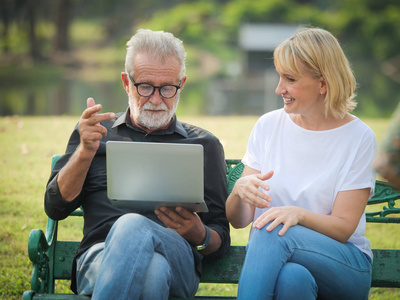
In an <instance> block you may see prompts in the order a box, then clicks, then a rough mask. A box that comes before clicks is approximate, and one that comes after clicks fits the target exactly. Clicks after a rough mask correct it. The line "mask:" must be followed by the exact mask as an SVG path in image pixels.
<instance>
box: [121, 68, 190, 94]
mask: <svg viewBox="0 0 400 300" xmlns="http://www.w3.org/2000/svg"><path fill="white" fill-rule="evenodd" d="M128 76H129V79H130V80H131V81H132V84H133V85H134V86H135V87H136V91H137V93H138V94H139V95H140V96H142V97H151V96H152V95H153V94H154V92H155V91H156V89H158V92H159V93H160V95H161V97H163V98H165V99H171V98H174V97H175V96H176V94H177V93H178V90H180V89H181V87H182V80H180V81H179V85H174V84H166V85H161V86H154V85H152V84H150V83H147V82H139V83H135V81H133V78H132V76H131V75H130V74H128ZM142 84H146V85H149V86H151V87H152V88H153V91H152V92H151V94H150V95H147V96H145V95H142V94H140V93H139V86H140V85H142ZM166 86H173V87H174V88H176V90H175V93H174V94H173V95H172V96H171V97H165V96H164V95H163V94H162V92H161V90H162V88H163V87H166Z"/></svg>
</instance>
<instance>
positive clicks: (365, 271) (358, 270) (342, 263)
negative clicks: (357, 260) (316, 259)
mask: <svg viewBox="0 0 400 300" xmlns="http://www.w3.org/2000/svg"><path fill="white" fill-rule="evenodd" d="M293 250H298V251H303V252H310V253H314V254H317V255H321V256H323V257H326V258H328V259H330V260H332V261H334V262H336V263H338V264H341V265H343V266H345V267H347V268H350V269H352V270H354V271H357V272H363V273H370V272H371V269H357V268H355V267H353V266H351V265H349V264H346V263H344V262H343V261H340V260H338V259H335V258H333V257H331V256H328V255H326V254H324V253H321V252H318V251H313V250H305V249H301V248H297V247H294V248H293Z"/></svg>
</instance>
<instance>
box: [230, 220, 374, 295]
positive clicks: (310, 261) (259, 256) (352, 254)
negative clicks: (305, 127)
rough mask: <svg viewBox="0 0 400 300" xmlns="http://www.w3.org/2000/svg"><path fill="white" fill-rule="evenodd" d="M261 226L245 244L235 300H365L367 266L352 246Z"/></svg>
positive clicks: (311, 234)
mask: <svg viewBox="0 0 400 300" xmlns="http://www.w3.org/2000/svg"><path fill="white" fill-rule="evenodd" d="M266 226H268V225H266ZM265 228H266V227H264V228H262V229H260V230H258V229H257V230H256V231H255V232H254V234H253V237H252V239H251V240H250V241H249V243H248V245H247V253H246V259H245V262H244V265H243V269H242V273H241V275H240V279H239V288H238V298H237V299H285V300H290V299H296V300H301V299H316V298H317V297H318V299H335V300H337V299H341V300H343V299H351V300H356V299H363V300H365V299H368V292H369V289H370V285H371V270H372V263H371V260H370V258H369V257H368V256H367V255H366V254H364V253H363V252H362V251H361V250H359V249H358V248H357V247H356V246H354V245H353V244H351V243H346V244H342V243H340V242H338V241H336V240H334V239H331V238H329V237H327V236H325V235H323V234H320V233H318V232H316V231H313V230H311V229H308V228H306V227H303V226H300V225H296V226H293V227H290V228H289V230H288V231H287V232H286V233H285V234H284V235H283V236H278V231H279V230H280V229H281V228H282V225H280V226H278V227H277V228H275V229H274V230H273V231H271V232H268V231H266V229H265Z"/></svg>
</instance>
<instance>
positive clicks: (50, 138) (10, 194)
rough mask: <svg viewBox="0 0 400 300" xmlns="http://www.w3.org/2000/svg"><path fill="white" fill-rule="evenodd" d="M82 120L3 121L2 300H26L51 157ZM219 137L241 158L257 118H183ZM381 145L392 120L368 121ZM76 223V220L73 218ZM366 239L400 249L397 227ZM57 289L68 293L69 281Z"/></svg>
mask: <svg viewBox="0 0 400 300" xmlns="http://www.w3.org/2000/svg"><path fill="white" fill-rule="evenodd" d="M78 119H79V118H78V117H66V116H63V117H17V116H16V117H5V118H0V170H1V171H0V207H1V209H0V222H1V227H0V269H1V273H0V298H1V299H21V296H22V293H23V291H24V290H28V289H29V288H30V285H29V281H30V274H31V271H32V269H31V263H30V261H29V259H28V253H27V242H28V236H29V232H30V230H31V229H33V228H40V229H45V226H46V215H45V213H44V211H43V193H44V189H45V185H46V182H47V179H48V176H49V172H50V160H51V156H52V155H53V154H55V153H63V152H64V150H65V146H66V143H67V141H68V138H69V134H70V132H71V130H72V128H73V127H74V126H75V124H76V122H77V121H78ZM180 119H181V120H182V121H186V122H190V123H193V124H197V125H199V126H202V127H204V128H206V129H208V130H210V131H212V132H213V133H214V134H216V135H217V136H218V137H219V138H220V140H221V142H222V144H223V145H224V147H225V155H226V157H227V158H241V157H242V156H243V154H244V152H245V150H246V144H247V139H248V136H249V134H250V131H251V128H252V127H253V125H254V123H255V122H256V120H257V117H252V116H251V117H250V116H249V117H246V116H244V117H237V116H235V117H182V118H180ZM364 121H365V122H366V123H367V124H368V125H369V126H370V127H371V128H372V129H373V130H374V131H375V133H376V135H377V138H378V141H380V140H381V139H382V138H383V135H384V133H385V130H386V129H387V127H388V124H389V123H388V121H387V120H381V119H379V120H369V119H367V120H364ZM71 219H72V218H71ZM74 219H75V220H70V219H67V220H65V221H62V222H61V223H60V238H61V239H75V240H79V239H80V238H81V236H82V233H81V220H76V219H78V218H74ZM247 236H248V229H241V230H234V229H233V230H232V244H235V245H245V244H246V242H247ZM367 236H368V237H369V239H370V240H371V243H372V246H373V247H374V248H400V241H399V239H398V238H397V239H396V237H398V228H396V227H395V225H390V226H388V225H379V224H369V225H368V228H367ZM57 287H58V290H59V291H60V290H62V291H64V292H68V283H59V284H58V285H57ZM216 292H217V293H219V294H221V295H232V294H235V293H236V286H230V285H217V284H214V285H210V284H202V285H201V287H200V289H199V294H201V295H207V294H211V293H216ZM370 299H382V300H383V299H400V290H396V289H375V288H374V289H372V290H371V293H370Z"/></svg>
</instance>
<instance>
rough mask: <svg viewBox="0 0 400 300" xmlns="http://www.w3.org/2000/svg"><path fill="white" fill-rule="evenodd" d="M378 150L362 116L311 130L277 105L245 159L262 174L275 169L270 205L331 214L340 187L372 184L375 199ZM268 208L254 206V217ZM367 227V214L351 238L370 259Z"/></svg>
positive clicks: (264, 119) (253, 135)
mask: <svg viewBox="0 0 400 300" xmlns="http://www.w3.org/2000/svg"><path fill="white" fill-rule="evenodd" d="M375 153H376V138H375V134H374V133H373V131H372V130H371V129H370V128H369V127H368V126H367V125H366V124H365V123H363V122H362V121H361V120H360V119H358V118H355V119H354V120H352V121H350V122H349V123H347V124H345V125H343V126H341V127H338V128H335V129H331V130H325V131H312V130H307V129H304V128H302V127H300V126H298V125H297V124H295V123H294V122H293V121H292V119H291V118H290V116H289V115H288V114H287V113H286V112H285V111H284V110H283V109H279V110H275V111H272V112H269V113H266V114H265V115H263V116H262V117H261V118H260V119H259V120H258V122H257V123H256V125H255V126H254V128H253V130H252V133H251V135H250V138H249V142H248V146H247V152H246V154H245V155H244V157H243V160H242V162H243V163H244V164H245V165H247V166H249V167H251V168H253V169H255V170H258V171H260V172H261V173H266V172H268V171H270V170H273V171H274V175H273V177H272V178H271V179H269V180H268V181H267V182H268V185H269V186H270V190H269V191H268V192H267V193H268V194H269V195H270V196H271V198H272V201H271V207H277V206H298V207H302V208H305V209H307V210H310V211H312V212H315V213H319V214H325V215H329V214H331V212H332V208H333V203H334V201H335V198H336V196H337V194H338V192H340V191H348V190H355V189H363V188H370V189H371V193H370V197H372V195H373V189H374V186H375V178H376V174H375V172H374V170H373V168H372V161H373V158H374V156H375ZM267 209H268V208H267ZM267 209H259V208H256V210H255V216H254V220H255V219H257V217H258V216H260V215H261V214H262V213H263V212H264V211H266V210H267ZM365 225H366V220H365V214H364V215H363V216H362V218H361V219H360V222H359V224H358V227H357V229H356V231H355V232H354V234H353V235H352V236H351V237H350V239H349V242H351V243H353V244H354V245H355V246H357V247H358V248H359V249H360V250H361V251H363V252H364V253H366V254H368V255H369V256H370V257H371V258H372V252H371V246H370V243H369V241H368V239H367V238H366V237H365V236H364V234H365ZM252 231H253V228H252V229H251V232H250V238H251V235H252Z"/></svg>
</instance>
